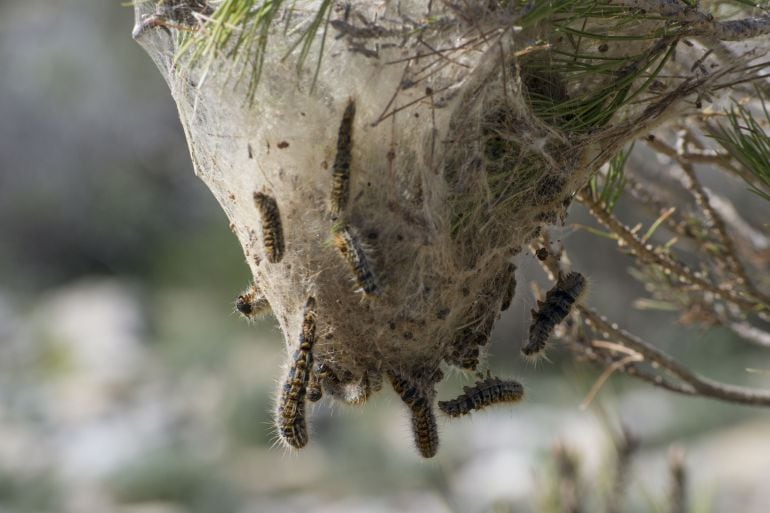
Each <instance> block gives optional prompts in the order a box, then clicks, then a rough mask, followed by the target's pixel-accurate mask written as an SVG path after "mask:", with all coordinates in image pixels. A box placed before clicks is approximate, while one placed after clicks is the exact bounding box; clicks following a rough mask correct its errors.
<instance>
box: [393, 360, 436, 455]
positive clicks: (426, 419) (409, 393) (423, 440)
mask: <svg viewBox="0 0 770 513" xmlns="http://www.w3.org/2000/svg"><path fill="white" fill-rule="evenodd" d="M388 377H389V378H390V383H391V385H393V390H395V391H396V393H397V394H398V395H399V397H401V400H402V401H403V402H404V403H405V404H406V405H407V406H408V407H409V409H410V410H411V412H412V434H413V435H414V443H415V445H416V446H417V449H418V450H419V451H420V455H421V456H422V457H423V458H432V457H433V456H435V455H436V452H437V451H438V444H439V436H438V426H437V425H436V416H435V415H434V414H433V406H432V405H431V402H430V400H429V398H428V397H427V395H426V394H425V393H424V392H423V391H422V390H420V388H419V387H418V386H417V385H415V384H414V383H412V382H411V381H409V380H407V379H405V378H403V377H401V376H399V375H397V374H395V373H393V372H388Z"/></svg>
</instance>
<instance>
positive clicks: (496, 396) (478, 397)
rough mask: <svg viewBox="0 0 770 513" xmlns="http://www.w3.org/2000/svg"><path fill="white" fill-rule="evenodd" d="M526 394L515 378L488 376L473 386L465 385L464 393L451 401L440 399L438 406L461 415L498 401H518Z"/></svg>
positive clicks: (447, 411)
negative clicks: (503, 378) (505, 378)
mask: <svg viewBox="0 0 770 513" xmlns="http://www.w3.org/2000/svg"><path fill="white" fill-rule="evenodd" d="M523 396H524V387H522V386H521V383H519V382H518V381H514V380H507V381H506V380H502V379H500V378H493V377H491V376H490V377H487V378H486V379H484V380H481V381H477V382H476V384H475V385H474V386H472V387H463V393H462V394H460V395H459V396H457V397H456V398H454V399H452V400H451V401H439V402H438V407H439V409H440V410H441V411H443V412H444V413H446V414H447V415H449V416H450V417H459V416H461V415H465V414H467V413H470V412H471V410H480V409H482V408H484V407H485V406H490V405H492V404H496V403H516V402H519V401H520V400H521V398H522V397H523Z"/></svg>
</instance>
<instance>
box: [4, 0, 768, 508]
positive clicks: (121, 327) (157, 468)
mask: <svg viewBox="0 0 770 513" xmlns="http://www.w3.org/2000/svg"><path fill="white" fill-rule="evenodd" d="M132 25H133V11H132V9H131V8H130V7H127V6H123V5H121V4H120V3H119V2H117V1H102V2H83V1H79V0H60V1H57V2H49V1H45V0H28V1H25V2H0V511H2V512H5V511H8V512H66V513H69V512H73V513H75V512H77V513H80V512H84V513H90V512H100V513H111V512H116V513H117V512H120V513H183V512H190V513H209V512H210V513H214V512H216V513H241V512H242V513H247V512H248V513H252V512H253V513H257V512H259V513H262V512H265V513H267V512H276V513H277V512H295V511H303V512H310V513H321V512H335V513H346V512H359V513H370V512H371V513H379V512H391V511H392V512H415V513H416V512H420V513H423V512H424V513H433V512H437V513H438V512H440V513H445V512H446V513H454V512H457V513H459V512H463V513H465V512H468V513H475V512H500V513H503V512H506V513H507V512H514V511H515V512H520V511H538V512H540V511H559V509H558V508H557V507H555V506H553V504H554V501H553V495H554V494H555V493H556V494H558V489H557V488H558V486H557V484H558V483H557V482H556V479H555V476H556V474H557V473H558V471H559V470H558V469H559V457H558V454H559V453H560V452H559V449H558V448H559V447H562V448H568V449H569V451H571V453H572V454H574V455H575V458H574V460H575V462H576V465H577V468H578V469H579V473H580V475H581V478H580V480H579V481H580V483H581V484H580V485H579V486H580V487H581V490H582V491H583V493H584V494H585V496H586V499H585V501H586V505H587V506H586V510H587V511H600V510H604V509H605V503H606V502H607V501H606V497H608V496H609V495H610V494H611V489H612V487H613V480H614V477H613V476H614V474H615V470H614V469H616V467H617V459H618V458H617V453H618V451H617V450H616V447H617V445H618V444H619V443H620V442H619V436H620V433H621V426H624V427H625V428H626V429H627V430H628V431H629V432H630V433H632V435H633V437H634V439H635V440H636V441H637V443H638V448H637V450H636V452H635V457H634V458H633V459H632V460H631V463H630V464H629V465H628V468H627V469H626V470H625V471H624V472H625V473H626V476H625V479H626V481H627V482H628V487H627V489H628V494H627V495H626V497H625V498H624V499H623V501H622V507H621V508H620V510H622V511H629V512H637V511H638V512H642V511H666V510H667V506H666V504H667V502H666V495H667V493H669V492H668V490H669V487H670V478H669V470H668V464H667V453H668V451H669V448H670V447H671V446H672V445H676V446H678V447H681V448H682V449H684V451H685V468H686V477H687V484H688V490H689V499H690V500H689V503H690V509H689V510H690V511H693V512H711V511H713V512H730V513H733V512H739V511H740V512H744V513H753V512H756V513H766V512H767V511H770V487H768V486H767V482H768V481H767V479H768V477H767V476H770V412H768V411H767V410H762V409H757V408H750V407H745V406H733V405H728V404H722V403H718V402H716V401H712V400H705V399H688V398H682V397H678V396H675V395H672V394H671V393H668V392H664V391H662V390H659V389H653V388H651V387H649V386H647V385H640V384H639V383H637V382H635V381H632V380H631V379H629V378H628V377H625V376H615V377H613V378H612V379H610V381H609V382H608V383H607V384H606V385H605V387H604V388H603V389H602V391H601V392H600V394H599V396H598V397H597V398H596V399H595V400H594V401H593V402H592V403H591V405H590V407H589V408H587V409H585V410H581V409H579V405H580V403H581V401H582V400H583V399H584V398H585V397H586V395H587V394H588V391H589V389H590V388H591V386H592V384H593V383H594V382H595V381H596V378H597V376H598V372H597V370H596V369H593V368H589V367H586V366H585V365H582V364H580V363H576V362H574V360H573V358H572V357H571V355H570V354H569V353H567V352H566V351H564V350H560V349H559V348H558V347H556V348H553V349H552V350H551V351H550V353H549V359H550V361H544V362H542V364H538V365H537V366H532V365H528V364H526V363H525V362H523V361H522V360H521V359H520V358H519V356H518V350H519V347H520V343H521V341H522V340H523V339H524V337H525V334H526V330H527V326H528V320H529V309H530V308H531V307H532V305H533V304H534V297H533V294H532V289H531V287H530V285H529V283H530V282H540V283H541V284H546V283H547V282H546V281H545V279H544V275H543V273H542V272H541V271H540V269H539V267H538V266H537V265H536V264H535V259H534V258H533V257H532V256H531V255H529V254H523V255H521V256H519V257H518V261H517V264H518V265H519V267H520V274H519V284H520V285H519V288H518V290H517V291H516V300H515V302H514V305H513V306H512V308H511V309H510V310H509V311H508V312H506V313H505V314H504V315H503V317H502V319H501V320H500V321H499V323H498V325H497V327H496V329H495V332H494V337H493V344H492V346H491V352H492V357H491V358H490V367H491V369H492V371H493V372H494V373H496V374H498V375H500V376H505V377H507V376H511V377H516V378H519V379H521V380H522V381H523V382H524V384H525V386H526V388H527V391H528V397H527V400H526V402H525V403H523V404H521V405H517V406H515V407H513V408H508V407H500V408H497V409H492V410H490V411H485V412H482V413H477V414H474V415H473V416H472V417H470V418H465V419H460V420H457V421H455V422H451V423H450V422H448V421H446V420H440V426H439V427H440V429H441V435H442V439H441V440H442V448H441V449H440V451H439V454H438V456H437V457H436V458H434V459H432V460H430V461H423V460H421V458H420V457H419V456H418V455H417V453H416V451H415V450H414V448H413V444H412V437H411V433H410V431H409V420H408V418H407V416H406V412H405V409H404V408H403V407H402V405H401V404H400V401H399V400H398V398H397V397H396V396H395V394H394V393H393V392H392V391H389V390H383V393H380V394H378V395H377V396H376V397H375V398H374V399H373V400H372V401H371V402H370V403H369V404H367V405H366V406H365V407H362V408H352V407H344V406H340V405H332V404H329V403H328V402H326V401H322V402H321V403H319V404H317V405H315V406H314V407H313V408H312V409H311V419H312V425H311V428H312V437H311V443H310V444H309V446H308V447H307V448H305V449H304V450H303V451H301V452H300V453H290V452H287V451H286V450H284V449H283V448H282V447H280V446H278V445H276V443H275V436H274V433H273V430H272V426H271V410H272V396H273V390H274V389H275V387H276V382H275V380H276V378H277V376H278V375H279V368H280V365H281V364H282V362H283V360H284V357H285V356H284V354H285V349H284V347H283V342H282V337H281V335H280V333H279V331H278V329H277V327H276V325H275V324H274V322H273V321H272V320H271V319H265V320H263V321H260V322H258V323H255V324H251V325H249V324H247V323H245V322H243V321H242V320H241V319H240V318H239V317H238V316H237V315H235V314H234V313H233V312H234V309H233V301H234V298H235V296H236V295H237V294H238V292H239V291H240V290H241V289H242V288H245V286H246V285H247V283H248V281H249V279H250V276H249V273H248V269H247V267H246V265H245V263H244V261H243V256H242V253H241V249H240V247H239V246H238V244H237V242H236V239H235V237H234V236H233V235H232V234H231V233H230V232H229V230H228V228H227V221H226V219H225V216H224V214H223V213H222V212H221V211H220V209H219V207H218V205H217V204H216V202H215V201H214V199H213V197H212V196H210V194H209V193H208V191H207V190H206V189H205V188H204V186H203V184H202V182H200V181H199V180H197V179H196V178H195V176H194V175H193V170H192V165H191V163H190V158H189V153H188V150H187V147H186V144H185V141H184V137H183V134H182V130H181V126H180V124H179V122H178V119H177V115H176V110H175V107H174V105H173V103H172V100H171V97H170V95H169V93H168V91H167V88H166V86H165V84H164V83H163V82H162V79H161V77H160V74H159V73H158V72H157V71H156V69H155V68H154V65H153V64H152V62H151V61H150V59H149V58H148V57H147V56H146V55H145V54H144V53H143V52H142V50H141V49H140V47H139V46H138V45H137V44H135V43H134V42H133V41H132V39H131V36H130V34H131V29H132ZM709 180H712V183H711V185H712V186H715V187H720V190H721V191H724V192H725V193H726V194H729V195H731V196H732V197H733V198H734V199H735V200H736V202H737V204H740V205H741V206H746V207H747V212H748V214H747V215H748V216H749V217H750V218H752V219H753V220H754V221H755V222H757V223H758V224H759V225H760V226H761V224H762V223H765V228H767V225H766V222H767V219H768V218H770V212H769V211H768V208H767V204H763V203H762V202H761V201H758V200H757V198H755V197H753V196H752V195H750V194H749V193H747V192H745V190H744V186H743V185H742V184H739V183H734V182H730V181H724V180H723V181H722V182H719V181H718V180H720V179H719V178H709ZM714 181H716V182H714ZM634 214H635V213H634V212H633V211H628V210H622V211H621V217H623V218H626V219H628V220H629V223H630V224H634V223H632V222H630V221H631V220H633V219H635V217H634ZM587 222H588V221H587V216H586V215H585V213H584V212H582V211H580V210H579V207H577V208H576V209H575V210H574V211H573V213H572V218H571V219H570V221H569V223H568V225H567V227H565V228H563V229H560V236H561V238H562V240H564V242H565V243H566V245H567V247H568V249H569V250H570V252H571V257H572V259H573V261H574V265H575V268H576V269H579V270H581V271H582V272H584V273H585V274H587V275H588V276H590V278H591V282H592V292H591V295H590V298H589V302H590V303H591V304H592V305H594V306H596V307H597V308H598V309H599V310H601V311H602V312H603V313H604V314H605V315H607V316H609V317H610V318H611V319H612V320H614V321H616V322H618V323H620V324H621V325H625V326H627V327H628V328H630V329H631V331H635V332H637V333H638V334H639V335H641V336H643V337H645V338H647V339H648V340H652V341H654V342H655V343H656V344H658V345H660V346H661V347H663V348H665V349H666V350H667V351H669V352H671V353H672V354H674V355H675V356H676V357H678V358H680V359H681V360H683V361H684V362H686V363H687V364H689V365H691V366H692V367H693V368H694V369H696V370H697V371H700V372H703V373H704V374H706V375H710V376H713V377H715V378H718V379H723V380H725V381H727V382H731V383H736V384H751V385H753V386H758V387H764V388H769V387H770V372H764V373H763V372H754V373H751V372H747V371H746V368H756V369H770V351H768V350H765V351H762V350H761V349H760V348H756V347H755V346H750V345H748V344H746V343H744V342H741V341H737V340H735V339H734V338H733V335H731V334H729V333H727V332H725V331H722V330H704V329H689V328H685V327H682V326H680V325H678V324H677V315H676V314H675V313H669V314H666V313H660V312H640V311H637V310H634V309H633V308H632V307H631V305H632V304H633V302H634V300H635V299H637V298H639V297H641V296H643V295H644V288H643V286H642V285H641V284H639V283H638V282H636V281H634V280H633V278H631V276H630V275H629V272H628V267H629V266H630V263H631V262H630V260H628V259H627V258H625V257H619V256H618V254H617V253H616V252H615V251H614V245H613V243H612V241H608V240H605V239H601V238H597V237H596V236H593V235H590V234H588V233H585V232H582V231H577V230H576V229H575V228H571V227H570V226H571V225H572V224H575V223H587ZM470 382H472V377H467V376H462V375H460V374H459V373H455V374H454V375H453V376H452V379H451V380H448V381H447V382H445V383H444V384H442V386H441V389H440V391H439V396H440V397H443V398H448V397H453V396H454V395H456V394H457V393H458V391H459V390H460V388H461V386H462V385H463V384H467V383H470ZM620 445H622V443H621V444H620ZM562 452H563V451H562ZM621 452H622V451H621Z"/></svg>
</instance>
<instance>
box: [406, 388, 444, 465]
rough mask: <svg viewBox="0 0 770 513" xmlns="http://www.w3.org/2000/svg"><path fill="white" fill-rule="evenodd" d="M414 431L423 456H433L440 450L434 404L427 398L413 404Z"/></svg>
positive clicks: (416, 443)
mask: <svg viewBox="0 0 770 513" xmlns="http://www.w3.org/2000/svg"><path fill="white" fill-rule="evenodd" d="M412 433H413V434H414V444H415V445H416V446H417V450H419V451H420V455H421V456H422V457H423V458H432V457H433V456H435V455H436V452H438V443H439V438H438V426H437V425H436V416H435V415H434V414H433V406H432V405H431V404H430V403H429V402H428V401H427V399H425V398H421V399H420V400H418V401H416V402H415V404H414V405H413V406H412Z"/></svg>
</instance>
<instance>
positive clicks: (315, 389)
mask: <svg viewBox="0 0 770 513" xmlns="http://www.w3.org/2000/svg"><path fill="white" fill-rule="evenodd" d="M326 369H327V367H326V365H325V364H316V365H315V367H313V372H312V373H311V374H310V380H309V381H308V384H307V395H306V397H307V400H308V401H310V402H311V403H315V402H318V401H320V400H321V399H322V398H323V395H324V393H323V387H322V386H321V383H322V382H323V380H324V378H325V377H326Z"/></svg>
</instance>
